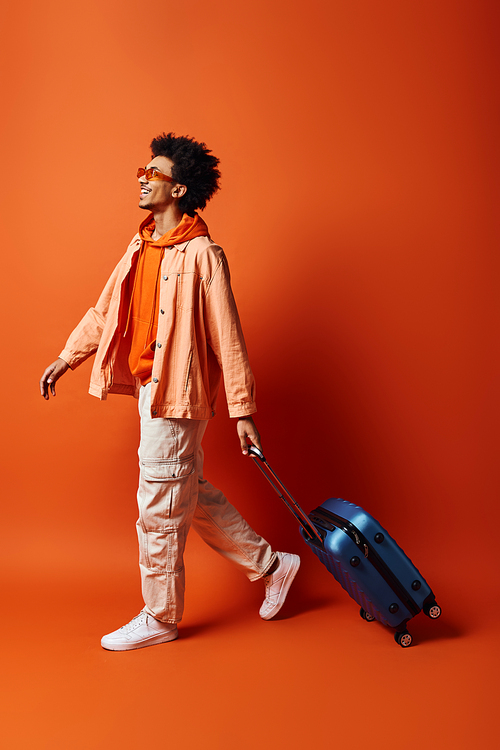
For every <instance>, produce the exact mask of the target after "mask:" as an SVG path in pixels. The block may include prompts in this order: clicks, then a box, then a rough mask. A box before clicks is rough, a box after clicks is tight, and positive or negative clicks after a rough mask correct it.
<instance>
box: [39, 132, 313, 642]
mask: <svg viewBox="0 0 500 750" xmlns="http://www.w3.org/2000/svg"><path fill="white" fill-rule="evenodd" d="M151 150H152V159H151V161H150V162H149V164H148V165H147V167H146V168H145V169H142V168H141V169H139V170H138V172H137V176H138V178H139V186H140V200H139V207H140V208H143V209H145V210H147V211H148V215H147V217H146V219H145V220H144V221H143V222H142V224H141V225H140V228H139V233H138V234H137V235H136V236H135V237H134V238H133V240H132V242H131V243H130V245H129V247H128V250H127V252H126V253H125V255H124V256H123V258H122V259H121V260H120V262H119V263H118V265H117V266H116V268H115V270H114V272H113V274H112V275H111V277H110V279H109V281H108V283H107V284H106V286H105V288H104V291H103V292H102V294H101V296H100V298H99V300H98V302H97V304H96V306H95V307H94V308H91V309H90V310H89V311H88V312H87V313H86V315H85V316H84V317H83V319H82V320H81V322H80V323H79V325H78V326H77V327H76V328H75V330H74V331H73V333H72V334H71V335H70V337H69V339H68V341H67V343H66V346H65V348H64V350H63V351H62V353H61V354H60V356H59V358H58V359H56V361H55V362H53V363H52V364H51V365H49V367H47V369H46V370H45V372H44V373H43V375H42V378H41V380H40V391H41V394H42V396H43V397H44V398H45V399H47V400H48V399H49V394H52V396H55V395H56V392H55V383H56V381H57V380H58V379H59V378H60V377H61V376H62V375H63V374H64V373H65V372H66V371H67V370H68V368H71V369H74V368H75V367H77V366H78V365H80V364H81V363H82V362H83V361H84V360H85V359H87V357H89V356H91V355H92V354H95V355H96V357H95V361H94V366H93V369H92V375H91V381H90V388H89V392H90V393H91V394H92V395H94V396H97V397H99V398H100V399H105V398H106V397H107V394H108V393H124V394H130V395H133V396H135V397H136V398H138V400H139V413H140V419H141V441H140V447H139V464H140V476H139V489H138V493H137V500H138V505H139V519H138V521H137V534H138V539H139V565H140V570H141V579H142V592H143V597H144V602H145V606H144V608H143V610H142V611H141V612H140V613H139V615H137V616H136V617H134V618H133V619H132V620H131V622H129V623H128V624H127V625H124V626H123V627H121V628H119V629H118V630H116V631H114V632H113V633H109V634H108V635H105V636H104V637H103V638H102V641H101V644H102V646H103V648H105V649H109V650H112V651H127V650H130V649H135V648H143V647H144V646H151V645H155V644H158V643H165V642H167V641H172V640H175V639H176V638H177V635H178V632H177V623H178V622H179V621H180V620H181V618H182V614H183V607H184V562H183V553H184V547H185V542H186V537H187V533H188V530H189V528H190V526H191V524H192V525H193V526H194V528H195V529H196V530H197V531H198V533H199V534H200V535H201V536H202V538H203V539H204V540H205V541H206V542H207V544H209V545H210V546H211V547H212V548H213V549H215V550H217V552H219V553H220V554H221V555H223V556H224V557H226V558H227V559H229V560H231V561H232V562H234V563H235V564H236V565H237V566H238V567H239V568H240V569H241V570H242V571H243V572H244V573H245V574H246V575H247V577H248V578H249V579H250V580H257V579H259V578H262V579H263V580H264V583H265V599H264V603H263V605H262V607H261V609H260V615H261V617H262V618H263V619H265V620H269V619H271V618H272V617H274V615H276V614H277V612H278V611H279V610H280V608H281V606H282V605H283V602H284V600H285V597H286V595H287V593H288V589H289V587H290V585H291V583H292V581H293V579H294V577H295V575H296V573H297V570H298V568H299V565H300V559H299V557H298V556H297V555H292V554H288V553H281V552H273V551H272V549H271V547H270V545H269V544H268V543H267V542H266V541H265V540H264V539H263V538H262V537H260V536H258V535H257V534H256V533H255V532H254V531H253V529H251V528H250V526H249V525H248V524H247V523H246V521H245V520H244V519H243V518H242V517H241V515H240V514H239V513H238V511H237V510H236V509H235V508H234V507H233V506H232V505H230V504H229V502H228V501H227V499H226V498H225V497H224V495H223V493H222V492H221V491H220V490H218V489H216V488H215V487H213V486H212V485H211V484H209V483H208V482H207V481H206V480H205V479H204V478H203V451H202V448H201V440H202V437H203V433H204V431H205V428H206V425H207V421H208V420H209V419H211V418H212V417H213V416H214V414H215V402H216V398H217V392H218V389H219V384H220V378H221V373H222V374H223V376H224V386H225V391H226V398H227V403H228V408H229V415H230V417H232V418H234V419H236V426H237V432H238V436H239V440H240V445H241V450H242V452H243V454H245V455H246V454H247V453H248V451H247V446H248V443H247V440H249V441H250V442H251V443H253V444H254V445H255V446H257V448H259V449H261V443H260V437H259V433H258V431H257V429H256V427H255V424H254V421H253V418H252V416H251V415H252V414H253V413H254V412H255V411H256V406H255V400H254V390H255V388H254V379H253V375H252V372H251V370H250V366H249V363H248V357H247V352H246V347H245V342H244V339H243V334H242V330H241V326H240V321H239V317H238V312H237V309H236V305H235V302H234V298H233V294H232V291H231V285H230V276H229V269H228V266H227V260H226V257H225V255H224V253H223V251H222V249H221V248H220V247H219V246H218V245H216V244H215V243H214V242H213V241H212V240H211V238H210V236H209V232H208V228H207V225H206V224H205V222H204V221H203V219H201V217H200V216H199V215H198V214H197V213H196V211H197V210H201V209H203V208H205V206H206V204H207V201H208V200H210V198H211V197H212V195H213V194H214V193H215V192H216V190H218V188H219V184H218V183H219V178H220V172H219V170H218V163H219V160H218V159H217V158H216V157H215V156H213V155H212V153H211V151H210V150H209V149H208V148H207V147H206V146H205V144H204V143H197V142H196V141H194V140H193V139H191V138H188V137H184V136H181V137H176V136H175V135H174V134H173V133H168V134H165V133H163V134H162V135H160V136H158V137H157V138H155V139H154V140H153V141H152V143H151Z"/></svg>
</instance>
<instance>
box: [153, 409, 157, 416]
mask: <svg viewBox="0 0 500 750" xmlns="http://www.w3.org/2000/svg"><path fill="white" fill-rule="evenodd" d="M157 414H158V412H157V411H156V409H153V416H154V417H156V415H157Z"/></svg>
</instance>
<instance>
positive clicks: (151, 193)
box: [139, 156, 186, 212]
mask: <svg viewBox="0 0 500 750" xmlns="http://www.w3.org/2000/svg"><path fill="white" fill-rule="evenodd" d="M173 166H174V163H173V161H172V160H171V159H168V158H167V157H166V156H155V158H154V159H152V160H151V161H150V162H149V164H147V165H146V168H148V167H155V168H156V169H158V170H159V171H160V172H162V173H163V174H166V175H167V176H168V177H171V176H172V168H173ZM139 185H140V188H141V195H140V199H139V208H144V209H147V210H148V211H157V212H158V211H165V210H167V208H168V207H169V206H170V205H172V204H173V203H175V201H177V200H178V199H179V198H180V197H181V196H182V195H184V193H185V192H186V189H185V187H184V185H178V184H177V183H176V182H166V181H165V180H150V181H149V180H147V179H146V176H145V175H143V176H142V177H139Z"/></svg>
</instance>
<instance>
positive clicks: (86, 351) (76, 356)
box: [59, 254, 127, 370]
mask: <svg viewBox="0 0 500 750" xmlns="http://www.w3.org/2000/svg"><path fill="white" fill-rule="evenodd" d="M126 255H127V254H126ZM126 255H124V256H123V258H122V259H121V260H120V262H119V263H118V265H117V266H116V268H115V269H114V271H113V273H112V274H111V276H110V277H109V279H108V282H107V284H106V286H105V287H104V289H103V291H102V293H101V296H100V297H99V299H98V301H97V304H96V306H95V307H91V308H90V310H87V312H86V313H85V315H84V316H83V318H82V319H81V321H80V322H79V323H78V325H77V326H76V328H75V329H74V331H73V332H72V333H71V334H70V337H69V338H68V340H67V342H66V345H65V347H64V349H63V351H62V352H61V354H60V355H59V357H60V358H61V359H63V360H64V361H65V362H67V363H68V365H69V366H70V367H71V369H72V370H74V369H75V368H76V367H78V366H79V365H81V364H82V362H85V360H86V359H87V358H88V357H90V356H91V355H92V354H94V353H95V352H96V351H97V348H98V346H99V342H100V340H101V336H102V332H103V330H104V326H105V324H106V319H107V315H108V311H109V306H110V302H111V300H112V298H113V297H114V296H116V295H118V293H119V287H120V284H121V281H122V277H123V272H122V269H123V264H124V261H125V258H126Z"/></svg>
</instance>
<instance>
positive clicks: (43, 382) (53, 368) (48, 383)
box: [40, 357, 69, 401]
mask: <svg viewBox="0 0 500 750" xmlns="http://www.w3.org/2000/svg"><path fill="white" fill-rule="evenodd" d="M68 368H69V365H68V363H67V362H65V361H64V359H61V358H60V357H58V358H57V359H56V361H55V362H52V364H51V365H49V366H48V367H47V369H46V370H45V372H44V373H43V375H42V377H41V378H40V393H41V394H42V396H43V397H44V399H45V400H46V401H48V399H49V388H50V392H51V393H52V395H53V396H55V395H56V380H59V378H60V377H61V375H64V373H65V372H66V370H67V369H68Z"/></svg>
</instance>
